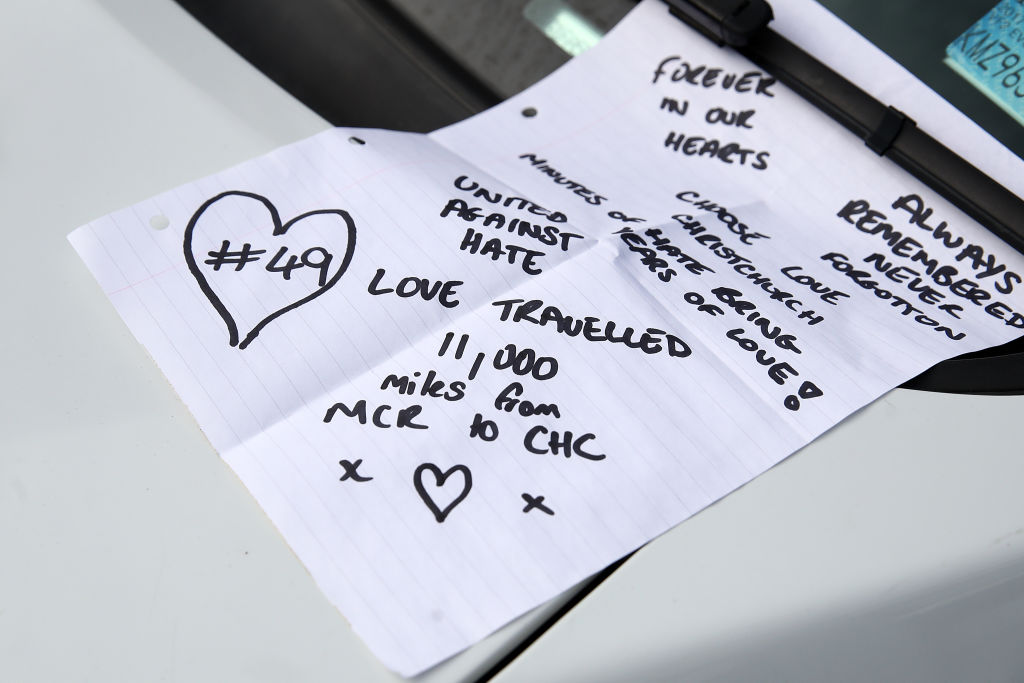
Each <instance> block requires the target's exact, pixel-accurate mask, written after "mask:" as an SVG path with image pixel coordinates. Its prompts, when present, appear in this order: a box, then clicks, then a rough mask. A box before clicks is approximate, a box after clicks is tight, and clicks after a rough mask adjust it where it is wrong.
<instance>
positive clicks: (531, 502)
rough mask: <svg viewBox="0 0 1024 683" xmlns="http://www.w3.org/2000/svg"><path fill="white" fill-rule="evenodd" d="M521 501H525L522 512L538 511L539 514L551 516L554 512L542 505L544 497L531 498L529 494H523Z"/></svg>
mask: <svg viewBox="0 0 1024 683" xmlns="http://www.w3.org/2000/svg"><path fill="white" fill-rule="evenodd" d="M523 500H525V501H526V507H524V508H523V512H529V511H530V510H540V511H541V512H543V513H545V514H548V515H553V514H555V511H554V510H552V509H551V508H549V507H548V506H547V505H545V504H544V496H536V497H534V496H531V495H530V494H529V493H524V494H523Z"/></svg>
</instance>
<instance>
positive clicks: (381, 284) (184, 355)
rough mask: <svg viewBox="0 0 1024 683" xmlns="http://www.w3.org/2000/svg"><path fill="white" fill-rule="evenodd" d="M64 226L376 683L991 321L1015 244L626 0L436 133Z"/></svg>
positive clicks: (199, 187)
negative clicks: (553, 58) (351, 639)
mask: <svg viewBox="0 0 1024 683" xmlns="http://www.w3.org/2000/svg"><path fill="white" fill-rule="evenodd" d="M526 108H530V109H532V110H533V111H532V112H531V113H535V114H536V115H533V116H523V115H522V113H521V112H522V111H523V110H524V109H526ZM1015 168H1016V169H1017V170H1018V171H1019V162H1018V166H1016V167H1015ZM154 217H159V218H160V220H157V221H154V223H157V224H162V223H165V222H166V223H169V225H170V226H171V227H169V228H168V229H165V230H154V229H152V228H150V227H149V226H150V223H151V219H152V218H154ZM164 219H166V220H164ZM70 239H71V241H72V243H73V245H74V246H75V248H76V249H77V250H78V252H79V253H80V254H81V256H82V258H83V259H84V260H85V262H86V263H87V264H88V266H89V267H90V269H91V270H92V271H93V273H94V274H95V276H96V278H97V280H98V281H99V283H100V285H101V286H102V288H103V290H104V291H105V292H106V293H107V295H108V296H109V297H110V299H111V300H112V301H113V303H114V305H115V306H116V307H117V309H118V311H119V312H120V314H121V315H122V316H123V318H124V319H125V321H126V322H127V324H128V325H129V327H130V328H131V329H132V331H133V332H134V334H135V335H136V336H137V337H138V339H139V340H140V342H141V343H143V344H144V345H145V346H146V348H147V349H148V350H149V351H150V353H151V354H152V356H153V358H154V359H155V361H156V362H157V363H158V364H159V365H160V367H161V369H162V370H163V372H164V373H165V374H166V375H167V377H168V378H169V379H170V381H171V382H172V383H173V385H174V387H175V389H176V390H177V391H178V392H179V394H180V395H181V396H182V398H183V399H184V400H185V401H186V403H187V404H188V405H189V407H190V409H191V410H192V412H193V414H194V415H195V416H196V419H197V420H198V422H199V424H200V425H201V426H202V428H203V430H204V431H205V433H206V434H207V436H208V437H209V439H210V441H211V443H212V444H213V445H214V447H215V448H216V449H217V450H218V451H219V452H220V453H221V454H222V455H223V457H224V458H225V460H226V461H227V462H228V463H229V464H230V465H231V467H232V468H233V469H234V470H235V471H236V472H237V473H238V475H239V477H240V478H241V479H242V480H243V481H244V482H245V484H246V486H247V487H248V488H249V489H250V491H251V492H252V493H253V495H254V496H255V497H256V498H257V499H258V500H259V502H260V504H261V505H262V506H263V507H264V509H265V510H266V511H267V513H268V515H269V516H270V518H271V519H272V520H273V521H274V523H275V524H276V525H277V526H278V528H279V529H280V530H281V532H282V534H283V536H284V538H285V539H286V540H287V541H288V543H289V544H290V545H291V546H292V548H293V549H294V550H295V552H296V553H297V555H298V556H299V557H300V558H301V559H302V561H303V562H304V563H305V564H306V566H307V567H308V568H309V570H310V572H311V573H312V575H313V576H314V577H315V579H316V581H317V582H318V583H319V585H320V586H321V587H322V589H323V590H324V592H325V594H326V595H327V596H328V598H329V599H330V600H331V601H332V602H333V603H334V604H336V605H337V606H338V607H339V608H340V609H341V611H342V613H343V614H344V615H345V616H346V618H348V619H349V620H350V621H351V623H352V625H353V628H354V629H355V630H356V631H357V632H358V633H359V634H360V635H361V636H362V638H363V639H364V640H365V641H366V643H367V644H368V645H369V646H370V648H371V649H373V651H374V652H376V653H377V654H378V655H379V656H380V658H381V659H382V660H383V661H384V662H385V663H386V664H387V665H388V666H389V667H391V668H393V669H395V670H397V671H399V672H401V673H403V674H413V673H417V672H419V671H422V670H424V669H426V668H428V667H430V666H432V665H434V664H436V663H437V662H439V661H441V660H443V659H444V658H446V657H448V656H450V655H452V654H454V653H456V652H458V651H459V650H461V649H463V648H465V647H467V646H469V645H470V644H472V643H474V642H476V641H477V640H479V639H480V638H482V637H484V636H485V635H487V634H488V633H490V632H492V631H493V630H495V629H496V628H498V627H500V626H501V625H502V624H504V623H506V622H507V621H509V620H511V619H512V618H514V617H515V616H517V615H519V614H521V613H522V612H524V611H526V610H527V609H529V608H531V607H533V606H535V605H537V604H539V603H541V602H543V601H545V600H547V599H549V598H551V597H552V596H554V595H555V594H557V593H558V592H560V591H562V590H564V589H566V588H567V587H569V586H571V585H572V584H573V583H575V582H578V581H580V580H581V579H583V578H585V577H586V576H588V575H590V574H592V573H593V572H595V571H597V570H599V569H601V568H602V567H603V566H605V565H607V564H609V563H610V562H612V561H614V560H615V559H617V558H618V557H620V556H622V555H623V554H625V553H627V552H629V551H630V550H632V549H634V548H636V547H637V546H639V545H641V544H643V543H645V542H647V541H648V540H650V539H651V538H654V537H655V536H657V535H659V534H661V533H663V532H664V531H666V530H667V529H669V528H671V527H672V526H673V525H675V524H677V523H679V522H680V521H682V520H684V519H686V518H687V517H689V516H690V515H693V514H694V513H696V512H698V511H699V510H701V509H702V508H704V507H705V506H707V505H709V504H710V503H712V502H713V501H715V500H717V499H718V498H720V497H722V496H724V495H726V494H727V493H729V492H730V491H732V490H733V489H735V488H736V487H738V486H740V485H742V484H743V483H745V482H747V481H749V480H750V479H751V478H753V477H755V476H756V475H757V474H759V473H761V472H763V471H765V470H766V469H767V468H769V467H771V466H772V465H774V464H776V463H777V462H779V461H780V460H781V459H783V458H785V457H786V456H787V455H788V454H790V453H792V452H793V451H795V450H796V449H798V448H800V447H801V446H802V445H804V444H806V443H808V442H809V441H810V440H811V439H813V438H814V437H815V436H817V435H818V434H820V433H821V432H823V431H824V430H826V429H828V428H829V427H831V426H832V425H834V424H836V423H837V422H839V421H840V420H842V419H843V417H845V416H846V415H848V414H849V413H850V412H852V411H854V410H856V409H857V408H859V407H860V406H862V405H864V404H865V403H867V402H869V401H871V400H873V399H874V398H876V397H878V396H879V395H881V394H882V393H884V392H885V391H887V390H888V389H890V388H892V387H893V386H895V385H896V384H899V383H900V382H902V381H903V380H905V379H907V378H909V377H912V376H914V375H916V374H918V373H919V372H921V371H922V370H924V369H925V368H927V367H929V366H930V365H932V364H934V363H935V362H937V361H939V360H941V359H944V358H947V357H951V356H954V355H958V354H960V353H964V352H968V351H972V350H976V349H980V348H983V347H986V346H991V345H993V344H997V343H1001V342H1004V341H1007V340H1009V339H1011V338H1013V337H1015V336H1018V335H1020V334H1021V330H1022V329H1024V297H1022V296H1021V291H1022V290H1021V288H1022V286H1024V285H1022V282H1024V280H1022V276H1021V274H1022V273H1024V258H1022V257H1021V255H1020V254H1017V253H1015V252H1012V251H1011V250H1009V249H1008V248H1006V247H1005V245H1002V244H1001V243H1000V242H999V241H998V240H997V239H996V238H994V237H993V236H992V235H990V234H989V233H987V232H986V231H985V230H983V229H982V228H980V227H979V226H977V225H975V224H973V223H972V222H971V221H970V220H969V219H968V218H966V217H965V216H964V215H963V214H961V213H960V212H959V211H957V210H956V209H955V208H954V207H952V206H950V205H949V204H948V203H946V202H944V201H943V200H942V199H940V198H938V197H937V196H935V195H934V194H933V193H932V192H931V191H929V190H928V189H926V188H925V187H923V186H922V185H921V183H919V182H917V181H915V180H914V179H913V178H911V177H909V176H907V175H906V174H905V173H903V172H902V171H900V170H899V169H897V168H896V167H894V166H892V165H891V164H888V163H887V162H884V161H880V160H879V159H878V158H877V157H876V156H874V155H873V154H872V153H871V152H870V151H869V150H867V149H866V148H864V147H863V145H861V144H860V143H859V142H858V141H857V140H856V139H854V138H851V137H850V136H849V134H848V133H846V132H845V131H844V130H842V129H839V128H837V127H836V126H835V125H833V124H832V123H831V122H830V121H828V120H827V119H825V118H824V117H823V116H822V115H820V114H819V113H818V112H816V111H815V110H813V109H812V108H811V107H810V106H808V105H806V104H805V103H804V102H802V101H801V100H800V99H799V98H798V97H797V96H795V95H794V94H792V93H791V92H789V91H787V90H786V89H785V88H784V87H782V86H781V85H780V84H778V83H777V82H776V81H775V80H774V79H773V78H772V77H771V76H770V75H768V74H766V73H763V72H761V71H759V70H757V69H756V68H754V67H752V66H751V65H750V64H749V63H746V62H744V60H742V59H741V58H739V57H737V56H736V55H735V54H733V53H731V52H728V51H725V50H719V49H717V48H715V47H714V46H713V45H711V44H709V43H708V42H706V41H705V40H704V39H703V38H700V37H699V36H697V35H696V34H694V33H693V32H691V31H690V30H689V29H688V28H686V27H685V26H683V25H682V24H680V23H679V22H677V21H675V20H673V19H671V18H670V17H669V16H668V14H667V9H666V8H665V7H664V6H663V5H661V4H658V3H654V2H646V3H643V4H641V5H640V6H639V7H638V9H637V10H636V11H635V12H634V13H633V14H632V15H631V16H630V17H629V18H627V19H626V20H625V21H624V22H622V24H620V25H619V26H618V27H617V28H616V29H615V31H614V32H613V34H611V35H610V36H609V37H608V38H606V39H605V41H603V42H602V44H601V45H600V46H598V47H597V48H595V49H593V50H592V51H590V52H588V53H586V54H585V55H584V56H583V57H581V58H579V59H577V60H575V61H574V62H572V63H571V64H570V65H568V66H567V67H566V68H565V69H563V70H562V71H560V72H558V73H556V74H555V75H554V76H552V77H550V78H549V79H547V80H546V81H544V82H542V83H541V84H539V85H538V86H536V87H534V88H533V89H531V90H528V91H526V92H525V93H523V94H521V95H520V96H518V97H516V98H514V99H512V100H510V101H509V102H507V103H505V104H504V105H502V106H500V107H497V108H496V109H494V110H491V111H489V112H486V113H485V114H483V115H481V116H479V117H476V118H474V119H471V120H469V121H466V122H464V123H462V124H459V125H457V126H454V127H452V128H449V129H445V130H442V131H438V132H437V133H435V134H433V135H432V136H421V135H414V134H406V133H395V132H387V131H376V130H345V129H337V130H333V131H328V132H325V133H322V134H320V135H318V136H316V137H313V138H310V139H308V140H305V141H302V142H299V143H296V144H294V145H291V146H289V147H286V148H283V149H280V150H278V151H276V152H274V153H272V154H269V155H267V156H264V157H261V158H258V159H254V160H252V161H249V162H246V163H243V164H241V165H239V166H237V167H235V168H232V169H229V170H227V171H224V172H223V173H220V174H217V175H215V176H211V177H209V178H205V179H203V180H199V181H196V182H195V183H191V184H189V185H186V186H183V187H180V188H177V189H175V190H172V191H170V192H167V193H165V194H162V195H160V196H157V197H155V198H153V199H150V200H148V201H145V202H141V203H140V204H137V205H135V206H133V207H130V208H128V209H124V210H122V211H118V212H116V213H114V214H111V215H110V216H107V217H105V218H102V219H100V220H97V221H95V222H93V223H90V224H88V225H86V226H83V227H82V228H80V229H79V230H77V231H75V232H74V233H73V234H72V235H71V237H70Z"/></svg>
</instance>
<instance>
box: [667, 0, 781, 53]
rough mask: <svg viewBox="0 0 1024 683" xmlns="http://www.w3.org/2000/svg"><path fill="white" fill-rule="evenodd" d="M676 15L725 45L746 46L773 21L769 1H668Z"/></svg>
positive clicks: (670, 8)
mask: <svg viewBox="0 0 1024 683" xmlns="http://www.w3.org/2000/svg"><path fill="white" fill-rule="evenodd" d="M665 2H666V3H668V6H669V10H670V11H671V12H672V14H673V15H674V16H676V17H678V18H680V19H682V20H683V21H684V22H686V23H687V24H689V25H690V26H692V27H693V28H695V29H697V30H698V31H700V32H701V33H703V34H704V35H705V36H707V37H708V38H710V39H711V40H713V41H715V42H716V43H718V45H719V46H721V45H732V46H733V47H743V46H744V45H746V44H747V43H749V42H750V39H751V38H752V37H753V36H754V35H756V34H757V33H758V32H759V31H760V30H761V29H763V28H764V27H765V26H767V25H768V22H769V21H771V20H772V8H771V6H770V5H769V4H768V3H767V2H766V1H765V0H665Z"/></svg>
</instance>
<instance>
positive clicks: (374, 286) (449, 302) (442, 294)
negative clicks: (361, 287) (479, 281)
mask: <svg viewBox="0 0 1024 683" xmlns="http://www.w3.org/2000/svg"><path fill="white" fill-rule="evenodd" d="M386 272H387V271H385V269H384V268H378V269H377V273H376V275H374V276H373V280H372V281H371V282H370V286H369V287H367V290H366V291H368V292H369V293H370V294H373V295H374V296H380V295H381V294H391V293H392V292H394V293H395V295H396V296H399V297H402V298H403V299H407V298H409V297H411V296H416V295H417V294H419V295H420V297H422V298H423V300H424V301H430V300H431V299H434V298H435V297H436V298H437V302H438V303H439V304H441V305H442V306H444V307H445V308H455V307H456V306H458V305H459V300H458V299H456V298H455V288H456V287H458V286H459V285H461V284H463V282H462V280H447V281H445V282H442V281H441V280H428V279H427V278H425V277H414V276H411V275H410V276H408V277H403V278H402V279H401V280H399V281H398V284H397V285H395V286H394V287H381V281H382V280H383V279H384V275H385V274H386Z"/></svg>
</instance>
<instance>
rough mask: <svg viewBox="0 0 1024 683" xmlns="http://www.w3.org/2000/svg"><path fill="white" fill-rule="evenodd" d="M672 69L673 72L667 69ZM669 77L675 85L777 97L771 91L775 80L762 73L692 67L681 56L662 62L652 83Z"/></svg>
mask: <svg viewBox="0 0 1024 683" xmlns="http://www.w3.org/2000/svg"><path fill="white" fill-rule="evenodd" d="M669 67H672V71H671V72H669V71H668V70H667V69H668V68H669ZM665 75H668V77H669V80H670V81H671V82H673V83H687V84H689V85H696V86H700V87H703V88H713V87H716V86H717V87H719V88H721V89H722V90H733V91H735V92H738V93H747V92H749V93H752V94H754V95H764V96H765V97H775V94H774V93H773V92H771V90H769V88H771V87H772V85H774V84H775V79H774V78H772V77H771V76H769V75H768V74H766V73H762V72H761V71H747V72H745V73H742V74H739V73H732V72H724V71H722V69H720V68H718V67H708V66H707V65H704V64H694V65H692V66H691V65H690V63H689V62H684V61H682V57H680V56H679V55H672V56H671V57H666V58H665V59H663V60H661V62H660V63H659V64H658V66H657V68H655V70H654V78H653V79H652V80H651V83H657V82H658V80H659V79H660V78H661V77H662V76H665Z"/></svg>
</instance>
